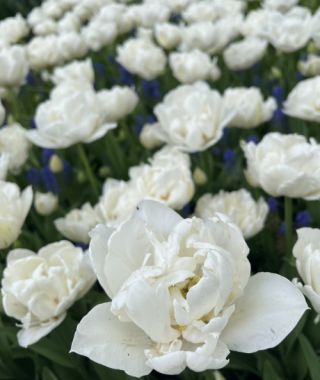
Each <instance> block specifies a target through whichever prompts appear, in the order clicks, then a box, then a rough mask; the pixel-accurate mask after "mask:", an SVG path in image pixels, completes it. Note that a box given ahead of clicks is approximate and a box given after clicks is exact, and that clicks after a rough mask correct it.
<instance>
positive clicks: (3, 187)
mask: <svg viewBox="0 0 320 380" xmlns="http://www.w3.org/2000/svg"><path fill="white" fill-rule="evenodd" d="M32 196H33V194H32V188H31V187H27V188H26V189H25V190H23V192H20V189H19V187H18V186H17V185H16V184H15V183H11V182H5V181H0V205H1V206H0V249H4V248H7V247H9V246H10V245H11V244H12V243H14V242H15V241H16V239H17V238H18V236H19V234H20V231H21V227H22V225H23V223H24V221H25V219H26V217H27V215H28V212H29V210H30V207H31V204H32Z"/></svg>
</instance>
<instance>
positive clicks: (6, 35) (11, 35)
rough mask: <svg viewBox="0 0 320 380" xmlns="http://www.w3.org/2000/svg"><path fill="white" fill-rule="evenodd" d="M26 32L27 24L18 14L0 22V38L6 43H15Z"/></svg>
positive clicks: (26, 33)
mask: <svg viewBox="0 0 320 380" xmlns="http://www.w3.org/2000/svg"><path fill="white" fill-rule="evenodd" d="M28 34H29V27H28V24H27V22H26V20H25V19H24V18H23V17H22V16H21V15H20V14H17V15H16V16H15V17H7V18H6V19H4V20H2V21H1V22H0V40H2V41H5V42H7V43H8V44H15V43H17V42H19V41H20V40H21V39H22V38H23V37H26V36H27V35H28Z"/></svg>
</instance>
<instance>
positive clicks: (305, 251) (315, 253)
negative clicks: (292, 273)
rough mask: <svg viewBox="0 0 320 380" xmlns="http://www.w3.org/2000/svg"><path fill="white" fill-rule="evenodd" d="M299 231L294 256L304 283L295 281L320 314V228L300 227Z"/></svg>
mask: <svg viewBox="0 0 320 380" xmlns="http://www.w3.org/2000/svg"><path fill="white" fill-rule="evenodd" d="M297 233H298V240H297V242H296V244H295V246H294V247H293V256H294V257H295V258H296V266H297V269H298V272H299V275H300V276H301V278H302V280H303V282H304V284H301V283H299V282H297V280H295V282H296V283H297V285H298V287H299V288H300V289H301V290H302V292H303V293H304V295H305V296H306V297H307V298H308V299H309V300H310V302H311V304H312V306H313V307H314V309H315V311H316V312H317V313H318V314H320V229H318V228H300V229H299V230H297Z"/></svg>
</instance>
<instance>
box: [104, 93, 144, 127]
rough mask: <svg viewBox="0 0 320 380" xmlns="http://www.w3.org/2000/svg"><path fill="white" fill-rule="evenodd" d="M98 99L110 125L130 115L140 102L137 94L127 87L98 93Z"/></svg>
mask: <svg viewBox="0 0 320 380" xmlns="http://www.w3.org/2000/svg"><path fill="white" fill-rule="evenodd" d="M98 99H99V102H101V108H102V109H103V111H104V113H105V115H106V120H107V121H108V122H109V123H111V122H116V121H118V120H119V119H122V118H123V117H126V116H127V115H129V114H130V113H131V112H132V111H133V110H134V109H135V108H136V106H137V104H138V102H139V98H138V95H137V94H136V92H135V91H134V90H133V89H131V88H130V87H125V86H124V87H120V86H114V87H112V88H111V89H110V90H102V91H100V92H99V93H98Z"/></svg>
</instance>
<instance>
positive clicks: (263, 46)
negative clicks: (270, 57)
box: [223, 37, 268, 70]
mask: <svg viewBox="0 0 320 380" xmlns="http://www.w3.org/2000/svg"><path fill="white" fill-rule="evenodd" d="M267 47H268V42H267V41H265V40H262V39H260V38H256V37H248V38H246V39H244V40H242V41H239V42H234V43H232V44H231V45H229V46H228V47H227V48H226V49H225V50H224V52H223V58H224V61H225V63H226V65H227V67H228V68H229V69H230V70H245V69H248V68H250V67H252V66H253V65H254V64H256V63H257V62H259V61H260V60H261V59H262V57H263V56H264V55H265V53H266V50H267Z"/></svg>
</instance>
